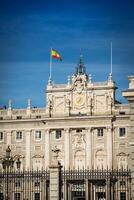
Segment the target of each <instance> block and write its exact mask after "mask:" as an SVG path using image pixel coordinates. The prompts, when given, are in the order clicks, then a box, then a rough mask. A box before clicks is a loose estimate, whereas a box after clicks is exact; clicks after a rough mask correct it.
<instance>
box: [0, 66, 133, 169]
mask: <svg viewBox="0 0 134 200" xmlns="http://www.w3.org/2000/svg"><path fill="white" fill-rule="evenodd" d="M82 67H83V66H82ZM79 69H80V68H78V71H77V72H76V74H74V75H73V76H71V77H70V79H68V83H67V84H64V85H63V84H59V85H57V84H52V83H51V80H50V81H49V83H48V85H47V89H46V98H47V99H46V100H47V106H46V108H32V105H31V101H30V100H28V107H27V109H12V103H11V101H9V108H8V109H2V110H0V158H2V157H3V156H4V155H5V150H6V148H7V146H8V145H9V146H10V148H11V150H12V155H13V157H14V158H15V159H16V158H17V157H20V159H21V162H22V165H21V167H22V168H25V169H32V168H33V169H37V168H38V169H41V168H44V169H45V168H48V167H49V166H50V164H51V163H52V160H53V151H52V150H53V149H55V148H57V149H59V151H58V155H57V156H58V160H59V162H60V163H61V164H62V165H63V166H64V167H65V168H66V169H68V168H78V167H79V168H83V167H84V168H89V169H91V168H94V169H95V168H102V167H103V168H107V167H108V168H109V169H110V168H112V167H114V168H116V167H118V168H121V167H123V168H127V167H129V168H130V169H132V168H133V167H134V163H133V162H134V160H133V158H134V151H133V149H134V84H133V83H134V76H130V77H129V89H128V90H127V91H124V92H123V96H125V97H126V98H127V99H128V104H127V105H125V104H121V103H119V102H118V101H116V99H115V90H116V86H115V83H114V81H113V80H112V77H111V76H109V77H108V80H107V81H106V82H93V81H92V79H91V75H90V76H87V74H86V72H83V71H79Z"/></svg>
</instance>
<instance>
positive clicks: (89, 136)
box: [86, 128, 92, 169]
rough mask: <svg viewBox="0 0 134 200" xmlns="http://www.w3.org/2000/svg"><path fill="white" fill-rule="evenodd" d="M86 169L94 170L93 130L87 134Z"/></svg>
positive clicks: (89, 130) (89, 129)
mask: <svg viewBox="0 0 134 200" xmlns="http://www.w3.org/2000/svg"><path fill="white" fill-rule="evenodd" d="M86 168H89V169H91V168H92V129H91V128H88V129H87V132H86Z"/></svg>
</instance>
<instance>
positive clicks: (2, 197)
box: [0, 192, 4, 200]
mask: <svg viewBox="0 0 134 200" xmlns="http://www.w3.org/2000/svg"><path fill="white" fill-rule="evenodd" d="M3 199H4V195H3V193H2V192H0V200H3Z"/></svg>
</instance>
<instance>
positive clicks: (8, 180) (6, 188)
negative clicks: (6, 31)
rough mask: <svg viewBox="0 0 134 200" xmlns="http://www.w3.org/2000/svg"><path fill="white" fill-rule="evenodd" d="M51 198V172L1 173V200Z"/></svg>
mask: <svg viewBox="0 0 134 200" xmlns="http://www.w3.org/2000/svg"><path fill="white" fill-rule="evenodd" d="M48 196H49V172H47V171H44V170H42V171H38V170H37V171H17V172H16V171H6V172H0V200H5V199H6V200H7V199H8V200H9V199H10V200H13V199H14V200H21V199H22V200H32V199H36V200H40V199H48Z"/></svg>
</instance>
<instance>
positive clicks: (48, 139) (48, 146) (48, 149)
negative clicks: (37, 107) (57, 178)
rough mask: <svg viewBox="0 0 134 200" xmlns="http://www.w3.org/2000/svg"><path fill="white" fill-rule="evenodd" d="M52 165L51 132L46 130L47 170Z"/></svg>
mask: <svg viewBox="0 0 134 200" xmlns="http://www.w3.org/2000/svg"><path fill="white" fill-rule="evenodd" d="M49 165H50V130H49V129H47V130H45V168H48V167H49Z"/></svg>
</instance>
